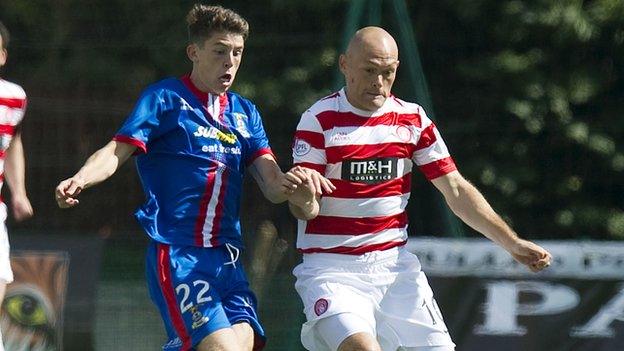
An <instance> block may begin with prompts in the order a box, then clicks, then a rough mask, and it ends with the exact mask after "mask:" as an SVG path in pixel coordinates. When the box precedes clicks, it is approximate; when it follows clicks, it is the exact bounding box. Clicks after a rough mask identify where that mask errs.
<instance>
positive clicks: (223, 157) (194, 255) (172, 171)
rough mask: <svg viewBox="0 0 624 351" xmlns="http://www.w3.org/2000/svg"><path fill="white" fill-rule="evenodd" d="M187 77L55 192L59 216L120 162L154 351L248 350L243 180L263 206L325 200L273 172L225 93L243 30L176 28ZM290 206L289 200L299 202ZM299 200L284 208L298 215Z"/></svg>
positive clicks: (250, 316) (259, 341)
mask: <svg viewBox="0 0 624 351" xmlns="http://www.w3.org/2000/svg"><path fill="white" fill-rule="evenodd" d="M187 22H188V30H189V45H188V47H187V55H188V57H189V59H190V60H191V61H192V63H193V68H192V71H191V73H190V74H189V75H186V76H184V77H182V78H180V79H178V78H170V79H165V80H162V81H160V82H157V83H155V84H153V85H151V86H149V87H148V88H147V89H146V90H145V91H144V92H143V94H142V96H141V97H140V99H139V101H138V102H137V104H136V107H135V109H134V111H133V112H132V113H131V114H130V116H129V117H128V118H127V120H126V122H125V123H124V124H123V126H122V127H121V129H120V130H119V131H118V132H117V134H116V135H115V137H114V138H113V140H112V141H110V142H109V143H108V144H107V145H106V146H104V147H103V148H102V149H100V150H98V151H96V152H95V153H94V154H93V155H92V156H91V157H90V158H89V159H88V160H87V161H86V163H85V164H84V166H83V167H82V168H81V169H80V170H79V171H78V172H77V173H76V174H75V175H74V176H73V177H71V178H69V179H66V180H64V181H62V182H61V183H60V184H59V185H58V187H57V188H56V200H57V203H58V205H59V206H60V207H63V208H65V207H72V206H75V205H76V204H78V199H77V198H76V197H77V196H78V194H79V193H80V192H81V191H82V190H84V189H86V188H88V187H90V186H93V185H95V184H97V183H99V182H101V181H103V180H105V179H107V178H108V177H110V176H111V175H112V174H113V173H114V172H115V171H116V170H117V169H118V168H119V166H120V165H121V164H122V163H123V162H124V161H126V160H127V159H128V158H129V157H130V156H131V155H132V154H137V155H138V156H137V157H136V164H137V170H138V172H139V176H140V178H141V182H142V184H143V188H144V192H145V195H146V197H147V200H146V202H145V204H144V205H143V206H142V207H141V208H139V209H138V210H137V212H136V214H135V216H136V218H137V219H138V221H139V222H140V224H141V225H142V227H143V228H144V230H145V231H146V232H147V234H148V236H149V237H150V238H151V242H150V245H149V247H148V252H147V259H146V260H147V265H146V267H147V281H148V287H149V290H150V296H151V298H152V300H153V301H154V303H155V304H156V305H157V307H158V308H159V310H160V313H161V315H162V318H163V321H164V323H165V327H166V329H167V334H168V336H169V340H168V341H167V342H166V344H165V345H164V346H163V349H164V350H167V351H169V350H176V351H177V350H180V351H187V350H200V351H206V350H222V351H240V350H245V351H247V350H252V349H254V350H259V349H262V347H263V346H264V331H263V329H262V326H261V325H260V322H259V320H258V316H257V313H256V298H255V296H254V294H253V293H252V291H251V290H250V288H249V283H248V282H247V278H246V276H245V273H244V271H243V268H242V265H241V261H240V260H239V255H240V251H241V248H242V240H241V228H240V221H239V208H240V200H241V187H242V183H243V177H244V174H245V170H246V169H249V170H250V173H252V175H253V176H254V178H255V180H256V182H257V183H258V184H259V186H260V188H261V190H262V192H263V194H264V195H265V197H266V198H267V199H269V200H270V201H271V202H273V203H279V202H284V201H286V200H287V199H288V198H289V197H291V196H290V195H291V194H292V192H293V191H294V189H296V188H297V187H298V186H300V187H307V188H308V190H309V191H310V192H313V193H315V192H320V191H321V187H322V186H323V187H324V189H325V191H331V184H330V183H329V182H327V180H326V179H324V178H323V177H321V176H320V175H319V174H318V173H316V172H309V171H308V170H305V169H302V168H299V167H295V168H294V169H292V170H290V171H289V172H287V173H286V174H284V173H282V172H281V170H280V169H279V167H278V165H277V163H276V161H275V158H274V156H273V153H272V152H271V149H270V147H269V143H268V140H267V137H266V134H265V131H264V127H263V125H262V120H261V117H260V113H259V112H258V110H257V109H256V107H255V106H254V104H253V103H252V102H251V101H249V100H247V99H245V98H244V97H242V96H240V95H238V94H236V93H233V92H230V91H228V89H229V88H230V86H231V85H232V83H233V81H234V78H235V76H236V72H237V70H238V68H239V65H240V63H241V59H242V54H243V49H244V44H245V39H246V38H247V34H248V24H247V22H246V21H245V20H244V19H243V18H242V17H241V16H240V15H238V14H237V13H235V12H233V11H231V10H229V9H225V8H223V7H220V6H206V5H200V4H197V5H195V6H194V7H193V8H192V9H191V10H190V12H189V14H188V16H187ZM299 199H301V200H299ZM303 200H305V197H302V196H292V198H291V199H290V201H291V202H294V203H299V205H301V206H303V207H304V208H305V201H303Z"/></svg>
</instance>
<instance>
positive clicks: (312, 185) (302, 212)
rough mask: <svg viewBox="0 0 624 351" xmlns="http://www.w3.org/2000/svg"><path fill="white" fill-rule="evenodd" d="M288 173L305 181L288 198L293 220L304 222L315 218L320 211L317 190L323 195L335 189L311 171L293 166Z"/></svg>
mask: <svg viewBox="0 0 624 351" xmlns="http://www.w3.org/2000/svg"><path fill="white" fill-rule="evenodd" d="M288 173H293V174H297V175H300V177H304V178H305V179H306V180H305V181H304V182H303V183H302V184H301V185H300V186H298V187H297V189H295V190H294V191H293V192H292V193H291V195H290V197H289V198H288V208H289V209H290V213H292V215H293V216H295V218H297V219H301V220H304V221H308V220H311V219H313V218H315V217H316V216H318V214H319V210H320V197H321V192H320V191H318V190H319V189H322V190H323V191H324V192H325V193H331V192H332V191H333V190H334V189H336V187H335V186H334V185H333V184H332V183H331V182H330V181H329V180H328V179H327V178H325V177H323V176H321V175H320V173H318V172H317V171H315V170H313V169H309V168H305V167H300V166H295V167H293V168H292V169H291V170H290V171H288Z"/></svg>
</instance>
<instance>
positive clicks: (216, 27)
mask: <svg viewBox="0 0 624 351" xmlns="http://www.w3.org/2000/svg"><path fill="white" fill-rule="evenodd" d="M186 23H187V25H188V36H189V42H191V43H196V44H200V43H203V42H204V41H205V40H206V39H208V38H210V36H211V35H212V34H213V33H215V32H226V33H234V34H240V35H242V36H243V40H244V39H247V35H249V24H248V23H247V21H246V20H245V19H244V18H243V17H241V16H240V15H239V14H238V13H236V12H234V11H232V10H230V9H226V8H224V7H221V6H208V5H203V4H195V5H194V6H193V8H191V10H190V11H189V13H188V15H187V16H186Z"/></svg>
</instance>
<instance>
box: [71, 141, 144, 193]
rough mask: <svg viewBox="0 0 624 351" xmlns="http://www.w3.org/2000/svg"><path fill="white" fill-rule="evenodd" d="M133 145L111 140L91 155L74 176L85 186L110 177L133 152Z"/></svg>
mask: <svg viewBox="0 0 624 351" xmlns="http://www.w3.org/2000/svg"><path fill="white" fill-rule="evenodd" d="M132 150H134V148H133V147H131V146H129V145H127V144H123V143H117V142H115V141H111V142H109V143H108V144H106V145H105V146H104V147H103V148H101V149H99V150H98V151H96V152H95V153H93V155H91V156H90V157H89V158H88V159H87V161H86V162H85V164H84V165H83V166H82V167H81V168H80V170H79V171H78V172H76V174H75V175H74V177H78V178H80V179H81V180H82V181H83V184H84V188H85V189H86V188H88V187H91V186H93V185H96V184H98V183H101V182H103V181H104V180H106V179H108V178H110V177H111V176H112V175H113V174H115V172H116V171H117V169H118V168H119V167H120V166H121V165H122V164H123V163H124V162H125V161H126V160H127V159H128V157H129V156H130V155H131V154H132Z"/></svg>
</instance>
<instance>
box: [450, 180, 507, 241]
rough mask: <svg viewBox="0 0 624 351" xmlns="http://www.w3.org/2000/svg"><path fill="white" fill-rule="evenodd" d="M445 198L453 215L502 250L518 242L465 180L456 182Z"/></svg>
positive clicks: (501, 220) (484, 200)
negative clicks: (453, 188) (453, 189)
mask: <svg viewBox="0 0 624 351" xmlns="http://www.w3.org/2000/svg"><path fill="white" fill-rule="evenodd" d="M445 198H446V201H447V203H448V205H449V207H450V208H451V210H452V211H453V213H455V214H456V215H457V216H458V217H459V218H461V219H462V221H464V223H466V224H467V225H469V226H470V227H471V228H473V229H475V230H476V231H478V232H480V233H481V234H483V235H484V236H486V237H487V238H488V239H490V240H492V241H494V242H495V243H497V244H498V245H500V246H502V247H503V248H505V249H507V250H510V249H511V247H512V245H514V244H515V243H516V241H517V240H518V236H517V235H516V233H515V232H514V231H513V230H512V229H511V228H510V227H509V226H508V225H507V223H505V221H504V220H503V219H502V218H501V217H500V216H499V215H498V214H497V213H496V212H495V211H494V210H493V209H492V207H491V206H490V204H489V203H488V202H487V200H486V199H485V198H484V197H483V195H482V194H481V193H480V192H479V191H478V190H477V189H476V188H475V187H474V186H473V185H472V184H470V183H469V182H468V181H467V180H465V179H463V178H461V179H460V180H458V182H457V184H456V188H455V191H453V192H452V194H450V195H445Z"/></svg>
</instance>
